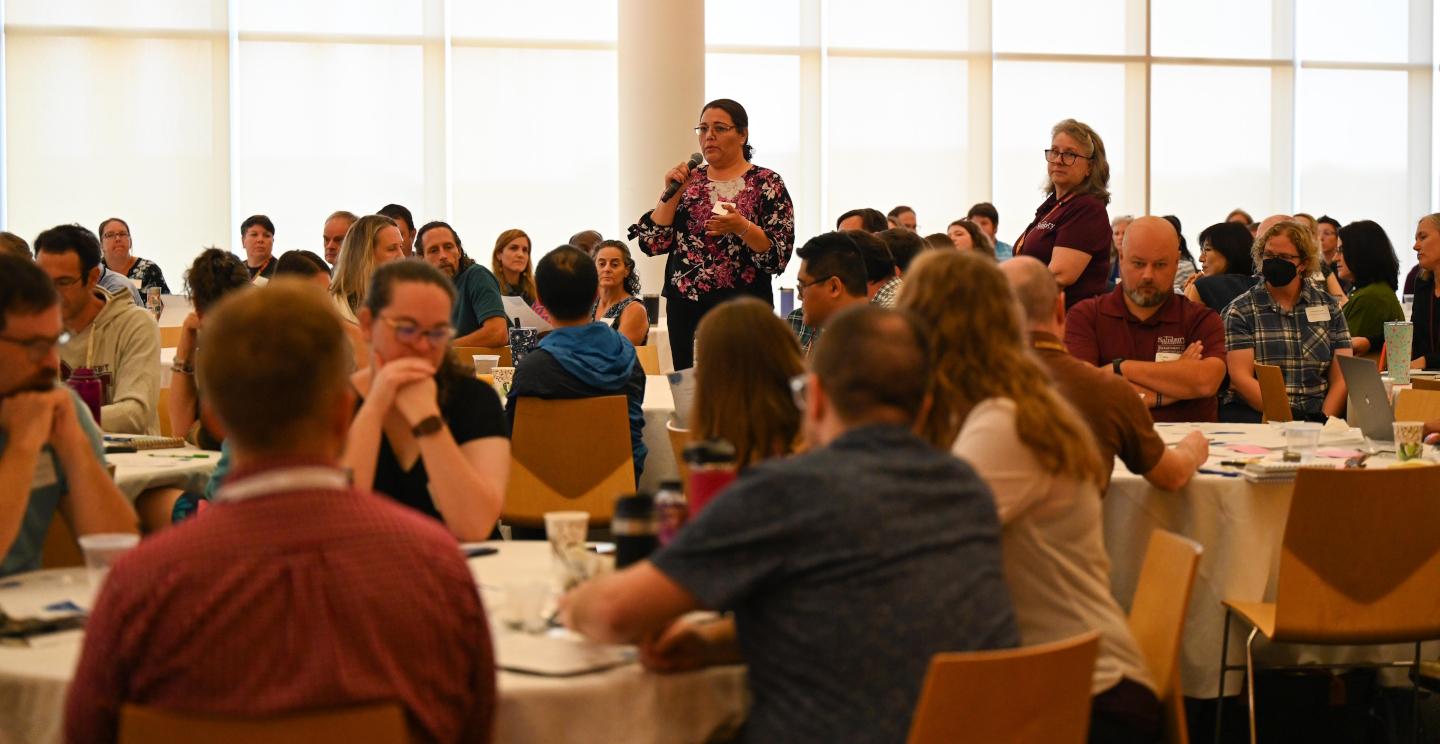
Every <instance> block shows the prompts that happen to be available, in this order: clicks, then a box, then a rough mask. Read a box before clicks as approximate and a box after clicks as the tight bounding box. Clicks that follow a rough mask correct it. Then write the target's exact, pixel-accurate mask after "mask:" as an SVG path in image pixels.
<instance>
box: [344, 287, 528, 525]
mask: <svg viewBox="0 0 1440 744" xmlns="http://www.w3.org/2000/svg"><path fill="white" fill-rule="evenodd" d="M454 301H455V289H454V287H453V286H452V285H451V284H450V282H449V280H447V279H446V278H445V275H444V274H442V273H440V271H439V270H437V269H436V268H435V267H433V266H430V265H429V264H426V263H423V262H420V261H396V262H393V263H389V264H386V265H384V266H381V267H380V268H378V269H376V270H375V275H374V276H373V277H372V278H371V280H370V291H369V292H368V293H367V294H366V299H365V307H362V308H360V332H361V333H362V334H364V336H365V341H366V342H367V343H368V344H369V345H370V350H371V361H370V364H369V365H367V366H366V367H364V368H363V369H361V370H359V371H357V372H355V373H354V374H352V375H351V376H350V384H351V385H352V386H353V387H354V388H355V390H356V391H357V392H358V394H359V395H360V397H361V399H362V400H361V402H360V404H359V407H358V409H357V410H356V412H355V420H354V422H353V423H352V424H351V425H350V436H349V438H348V439H347V441H346V446H345V455H344V457H343V458H342V462H343V464H344V466H345V467H346V468H349V470H350V472H351V473H353V475H354V481H353V482H354V484H355V487H356V488H359V489H361V490H366V491H375V492H376V493H380V494H383V495H385V496H389V497H390V498H393V499H395V500H396V501H399V502H400V503H402V504H405V505H406V506H409V507H410V508H412V509H415V510H416V511H419V512H421V513H423V514H426V515H428V516H430V517H432V518H434V519H437V520H440V521H442V522H444V523H445V524H446V525H447V526H449V527H450V531H451V532H453V533H454V534H455V536H456V537H458V538H459V539H461V540H484V539H486V538H487V537H489V536H490V533H491V531H492V530H493V529H494V527H495V521H496V520H497V519H499V518H500V507H501V505H502V504H503V503H504V500H505V483H506V481H507V480H508V477H509V471H510V442H509V440H508V439H507V438H506V433H507V431H508V430H507V428H506V424H505V415H504V413H503V412H502V411H501V410H500V399H499V398H497V397H496V396H495V391H494V390H492V389H491V388H490V386H489V385H486V384H485V383H483V382H481V381H480V380H478V379H476V378H475V374H474V372H473V371H472V369H471V368H470V367H468V366H466V365H462V364H461V363H460V362H459V361H458V360H456V359H455V358H454V356H453V355H452V354H451V353H450V343H449V342H450V338H451V337H452V336H454V334H455V329H454V327H453V326H451V325H450V306H451V304H452V303H454Z"/></svg>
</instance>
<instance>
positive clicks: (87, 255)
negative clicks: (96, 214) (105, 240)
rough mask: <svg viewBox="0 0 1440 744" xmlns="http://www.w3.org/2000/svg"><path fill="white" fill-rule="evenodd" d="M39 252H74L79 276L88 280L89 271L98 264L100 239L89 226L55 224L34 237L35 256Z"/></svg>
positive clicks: (55, 253)
mask: <svg viewBox="0 0 1440 744" xmlns="http://www.w3.org/2000/svg"><path fill="white" fill-rule="evenodd" d="M41 253H49V254H51V255H62V254H65V253H74V254H75V255H77V256H79V257H80V278H81V280H82V281H87V282H88V281H90V272H91V270H93V269H94V268H95V267H96V266H99V265H100V261H101V256H102V255H103V254H101V253H100V239H99V238H97V237H95V233H92V232H90V228H88V227H84V226H82V225H77V224H69V225H56V226H55V227H52V228H50V229H49V230H46V231H45V232H42V233H40V234H39V235H38V236H36V238H35V256H36V257H39V256H40V254H41Z"/></svg>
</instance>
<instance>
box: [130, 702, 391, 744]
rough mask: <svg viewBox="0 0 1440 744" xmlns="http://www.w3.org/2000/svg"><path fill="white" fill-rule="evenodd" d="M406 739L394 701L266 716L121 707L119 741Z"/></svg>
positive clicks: (307, 743)
mask: <svg viewBox="0 0 1440 744" xmlns="http://www.w3.org/2000/svg"><path fill="white" fill-rule="evenodd" d="M179 741H203V742H207V744H260V743H261V742H264V744H313V743H314V742H322V741H343V742H346V744H407V743H408V742H409V741H410V732H409V731H408V730H407V729H406V724H405V713H404V711H402V710H401V709H400V706H399V705H397V704H395V703H383V704H376V705H365V706H355V707H348V708H330V709H325V710H315V711H305V712H302V713H292V714H288V715H283V716H272V717H266V718H239V717H226V716H208V715H192V714H186V713H170V712H166V711H162V710H156V709H154V708H146V707H143V706H138V705H126V706H124V707H122V708H121V709H120V738H119V742H120V744H170V742H179Z"/></svg>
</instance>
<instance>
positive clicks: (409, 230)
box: [375, 204, 415, 258]
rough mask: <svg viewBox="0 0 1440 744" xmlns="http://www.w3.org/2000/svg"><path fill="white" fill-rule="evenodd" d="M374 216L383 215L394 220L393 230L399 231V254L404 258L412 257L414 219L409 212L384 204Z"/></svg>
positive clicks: (397, 205)
mask: <svg viewBox="0 0 1440 744" xmlns="http://www.w3.org/2000/svg"><path fill="white" fill-rule="evenodd" d="M375 214H383V215H385V216H386V217H389V218H390V219H392V220H395V228H396V229H398V230H399V231H400V252H401V253H402V254H404V256H405V258H409V257H410V256H412V255H414V247H415V217H414V216H412V215H411V214H410V210H408V209H406V208H405V207H403V206H401V205H399V204H386V205H385V206H383V207H381V208H380V209H379V210H377V211H376V212H375Z"/></svg>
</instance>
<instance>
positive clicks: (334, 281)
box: [330, 214, 407, 326]
mask: <svg viewBox="0 0 1440 744" xmlns="http://www.w3.org/2000/svg"><path fill="white" fill-rule="evenodd" d="M406 255H407V254H406V251H405V239H404V238H403V237H402V236H401V235H400V228H399V227H398V226H397V225H396V224H395V220H392V219H390V218H389V217H386V216H384V215H381V214H367V215H365V216H364V217H361V218H360V219H358V220H356V221H355V224H353V225H351V226H350V230H349V231H347V232H346V233H345V240H344V242H342V243H341V244H340V256H339V257H338V258H336V259H335V273H334V276H332V277H331V278H330V298H331V300H333V301H334V303H335V309H336V311H338V312H339V313H340V317H341V319H343V320H344V321H345V322H346V323H349V324H350V325H352V326H356V325H358V323H359V321H358V320H357V318H356V314H357V313H359V312H360V308H362V307H364V306H365V293H366V292H367V291H368V290H369V288H370V276H371V275H372V274H374V273H375V269H376V267H378V266H381V265H384V264H387V263H389V262H391V261H399V260H401V259H403V258H405V256H406Z"/></svg>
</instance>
